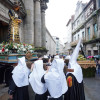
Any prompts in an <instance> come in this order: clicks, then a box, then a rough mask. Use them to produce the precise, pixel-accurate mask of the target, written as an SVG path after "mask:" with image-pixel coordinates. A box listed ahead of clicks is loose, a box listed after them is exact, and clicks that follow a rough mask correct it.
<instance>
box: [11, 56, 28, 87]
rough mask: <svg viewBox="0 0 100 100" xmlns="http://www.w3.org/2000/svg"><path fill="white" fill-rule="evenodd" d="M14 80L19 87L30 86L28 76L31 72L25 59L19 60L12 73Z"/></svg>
mask: <svg viewBox="0 0 100 100" xmlns="http://www.w3.org/2000/svg"><path fill="white" fill-rule="evenodd" d="M12 73H13V75H12V78H13V80H14V82H15V84H16V86H17V87H23V86H26V85H29V81H28V75H29V73H30V70H29V69H28V68H27V66H26V62H25V57H22V58H18V65H17V66H16V67H15V68H14V70H13V71H12Z"/></svg>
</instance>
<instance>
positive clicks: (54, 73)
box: [44, 59, 68, 98]
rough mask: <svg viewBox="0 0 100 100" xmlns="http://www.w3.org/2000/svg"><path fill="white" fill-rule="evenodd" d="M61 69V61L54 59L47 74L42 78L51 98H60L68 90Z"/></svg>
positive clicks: (62, 66) (62, 63) (62, 64)
mask: <svg viewBox="0 0 100 100" xmlns="http://www.w3.org/2000/svg"><path fill="white" fill-rule="evenodd" d="M63 68H64V61H63V59H55V60H53V62H52V65H51V67H50V70H49V72H48V73H47V74H46V75H45V77H44V79H45V81H46V86H47V88H48V91H49V93H50V95H51V97H53V98H58V97H60V96H61V95H62V94H64V93H65V92H66V91H67V90H68V87H67V82H66V78H65V75H64V72H63Z"/></svg>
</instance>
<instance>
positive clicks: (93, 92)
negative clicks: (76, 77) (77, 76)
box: [0, 78, 100, 100]
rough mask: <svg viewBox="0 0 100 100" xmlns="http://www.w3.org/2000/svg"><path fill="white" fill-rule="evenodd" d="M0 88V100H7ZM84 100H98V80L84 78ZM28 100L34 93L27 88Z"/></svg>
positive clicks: (99, 98)
mask: <svg viewBox="0 0 100 100" xmlns="http://www.w3.org/2000/svg"><path fill="white" fill-rule="evenodd" d="M3 87H4V86H3V85H1V86H0V100H8V97H9V96H8V94H7V90H8V88H3ZM84 89H85V98H86V99H85V100H100V78H84ZM29 95H30V100H35V99H34V93H33V91H32V89H31V87H30V86H29Z"/></svg>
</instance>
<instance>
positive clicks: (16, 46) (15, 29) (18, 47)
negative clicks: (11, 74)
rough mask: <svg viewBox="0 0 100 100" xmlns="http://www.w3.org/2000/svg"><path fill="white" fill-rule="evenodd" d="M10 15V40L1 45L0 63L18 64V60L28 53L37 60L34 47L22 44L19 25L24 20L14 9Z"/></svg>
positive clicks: (10, 11)
mask: <svg viewBox="0 0 100 100" xmlns="http://www.w3.org/2000/svg"><path fill="white" fill-rule="evenodd" d="M8 14H9V17H10V22H9V31H8V39H7V42H6V43H5V42H3V43H2V44H0V63H8V64H11V63H16V62H17V59H18V58H20V57H23V56H25V55H26V52H27V51H30V52H31V53H32V60H36V59H37V56H36V53H35V52H34V47H33V45H31V44H25V43H20V37H19V24H20V23H21V22H22V20H21V19H20V17H19V16H18V15H17V14H16V13H15V12H14V10H12V9H10V10H9V12H8Z"/></svg>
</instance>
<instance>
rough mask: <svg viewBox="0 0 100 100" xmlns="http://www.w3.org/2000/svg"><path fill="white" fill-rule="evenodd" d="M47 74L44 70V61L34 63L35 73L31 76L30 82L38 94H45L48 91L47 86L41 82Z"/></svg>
mask: <svg viewBox="0 0 100 100" xmlns="http://www.w3.org/2000/svg"><path fill="white" fill-rule="evenodd" d="M44 74H45V71H44V69H43V61H42V60H37V61H35V62H34V67H33V71H32V73H31V74H30V78H29V82H30V84H31V86H32V89H33V91H34V92H35V93H37V94H43V93H45V92H46V91H47V88H46V87H45V84H43V83H42V82H41V78H42V76H43V75H44Z"/></svg>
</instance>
